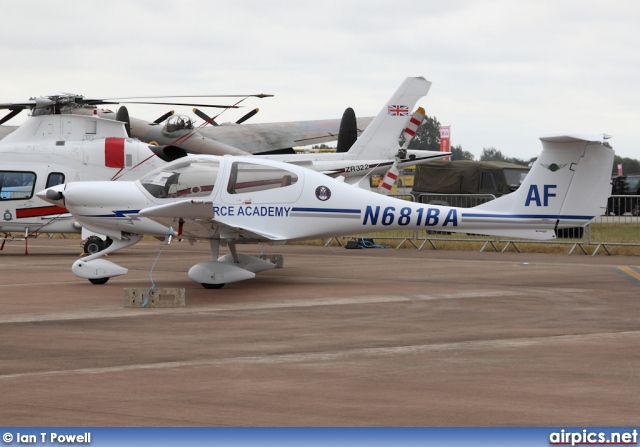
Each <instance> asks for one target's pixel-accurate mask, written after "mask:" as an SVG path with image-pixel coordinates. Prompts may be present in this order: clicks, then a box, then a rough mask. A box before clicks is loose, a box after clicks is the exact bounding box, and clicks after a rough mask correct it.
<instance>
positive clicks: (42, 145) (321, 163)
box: [0, 78, 449, 253]
mask: <svg viewBox="0 0 640 447" xmlns="http://www.w3.org/2000/svg"><path fill="white" fill-rule="evenodd" d="M430 85H431V83H430V82H429V81H426V80H425V79H423V78H407V79H406V80H405V81H404V82H403V83H402V85H401V86H400V87H399V88H398V90H397V91H396V92H395V93H394V95H393V96H392V97H391V98H390V100H389V101H388V102H387V103H386V104H385V105H384V107H383V108H382V110H381V112H380V113H379V114H378V116H377V117H376V119H375V120H374V122H373V123H372V125H370V126H369V127H368V128H367V130H366V131H365V133H363V135H362V136H361V137H360V138H359V139H358V140H357V141H356V143H355V144H353V145H352V147H351V149H350V150H349V151H348V152H344V153H336V154H295V155H291V156H285V155H271V156H264V157H269V158H276V159H281V160H283V161H287V162H290V163H297V164H301V165H304V166H306V167H308V168H311V169H314V170H316V171H320V172H323V173H325V174H328V175H333V176H337V175H341V176H343V177H344V178H346V180H347V181H348V182H351V183H355V182H357V181H360V180H362V179H363V178H366V176H367V175H370V174H378V173H384V172H386V171H388V170H389V169H390V168H391V167H392V166H394V155H398V152H401V153H402V154H403V157H404V158H397V159H396V160H395V166H399V167H402V166H404V165H408V164H420V163H424V162H426V161H428V160H429V159H433V158H439V157H442V156H445V155H449V153H438V152H430V151H411V150H410V151H406V150H400V149H401V148H399V144H398V135H399V134H400V131H401V130H402V127H403V126H405V124H406V123H407V122H408V121H409V124H408V125H407V128H406V129H405V137H406V140H407V142H408V141H409V140H410V139H411V136H412V133H413V132H414V131H415V130H416V128H417V125H419V123H420V122H421V120H422V115H423V113H424V111H423V110H422V109H421V108H420V109H418V111H417V112H416V114H415V115H414V117H409V116H406V115H407V113H404V115H402V114H398V113H389V112H388V110H389V109H390V108H391V107H392V106H391V105H392V104H404V106H403V107H405V109H406V110H407V111H408V110H411V109H412V108H413V107H414V105H415V103H416V102H417V100H418V99H419V98H420V97H422V96H424V95H426V93H427V92H428V90H429V87H430ZM410 118H411V119H410ZM412 126H413V131H412V130H411V127H412ZM407 132H409V133H407ZM406 144H407V143H405V145H406ZM154 154H155V155H157V157H156V156H154ZM176 154H177V155H176ZM184 155H186V154H185V153H184V152H183V151H176V150H175V148H171V147H168V146H159V147H158V146H149V145H147V144H144V143H141V142H139V141H137V140H132V139H130V138H128V137H127V134H126V131H125V129H124V124H123V123H121V122H117V121H113V120H106V119H101V118H99V117H96V116H81V115H73V114H36V115H35V116H32V117H30V118H29V119H28V120H27V121H26V122H25V123H24V124H23V125H22V126H20V127H19V128H18V129H17V130H16V131H14V132H13V133H11V134H9V135H8V136H7V137H6V138H5V139H3V140H2V141H0V161H1V162H2V169H0V205H1V206H2V208H3V209H2V211H3V219H2V220H0V231H2V232H3V233H5V235H8V234H10V233H24V234H25V236H24V237H25V238H26V237H28V236H29V235H34V234H37V233H39V232H47V233H73V232H79V231H81V230H82V233H83V239H88V242H87V243H85V245H84V248H85V252H87V253H93V252H96V251H99V250H101V249H103V248H105V247H106V246H107V245H108V244H109V243H110V239H108V238H107V237H105V235H102V234H100V235H96V234H93V233H92V232H90V231H88V230H86V229H84V228H82V227H81V225H80V224H79V223H78V222H77V221H76V220H75V219H73V218H72V217H71V215H70V214H69V213H67V211H66V209H64V208H63V207H58V206H50V205H48V204H46V203H45V202H43V201H42V200H41V199H40V198H38V197H37V196H35V195H34V192H35V191H39V190H41V189H44V188H46V187H50V186H53V185H55V184H61V183H65V182H71V181H73V182H75V181H86V180H115V179H118V180H133V179H137V178H139V177H140V176H142V175H143V174H146V173H148V172H149V171H151V170H153V169H154V168H156V167H158V166H160V165H162V164H164V162H163V160H164V161H170V160H172V159H173V158H175V157H177V156H184ZM161 159H162V160H161ZM365 183H366V184H367V186H368V182H365ZM1 239H3V240H4V239H9V240H11V239H14V237H12V236H6V237H5V238H1ZM21 239H22V238H21Z"/></svg>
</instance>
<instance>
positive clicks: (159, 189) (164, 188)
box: [140, 159, 220, 199]
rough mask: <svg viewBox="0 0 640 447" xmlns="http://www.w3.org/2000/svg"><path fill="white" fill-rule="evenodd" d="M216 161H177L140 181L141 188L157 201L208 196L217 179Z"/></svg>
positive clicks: (218, 167)
mask: <svg viewBox="0 0 640 447" xmlns="http://www.w3.org/2000/svg"><path fill="white" fill-rule="evenodd" d="M219 170H220V163H219V162H218V161H217V160H204V159H194V160H185V161H177V162H175V163H173V164H171V165H168V166H164V167H163V168H162V169H161V170H157V171H154V172H152V173H150V174H149V175H147V176H145V177H143V178H142V179H140V183H141V184H142V186H143V187H144V188H145V189H146V190H147V191H148V192H149V194H151V195H152V196H153V197H155V198H157V199H164V198H176V197H189V198H191V197H207V196H210V195H211V193H212V191H213V187H214V185H215V183H216V179H217V178H218V171H219Z"/></svg>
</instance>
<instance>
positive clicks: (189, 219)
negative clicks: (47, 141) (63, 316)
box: [38, 134, 614, 288]
mask: <svg viewBox="0 0 640 447" xmlns="http://www.w3.org/2000/svg"><path fill="white" fill-rule="evenodd" d="M607 137H608V136H606V135H604V134H600V135H583V134H568V135H555V136H549V137H542V138H541V141H542V146H543V150H542V153H541V154H540V156H539V157H538V159H537V160H536V162H535V163H534V165H533V167H532V168H531V170H530V172H529V174H528V175H527V176H526V178H525V179H524V181H523V183H522V185H521V186H520V188H519V189H518V190H516V191H515V192H513V193H511V194H508V195H505V196H502V197H500V198H498V199H495V200H493V201H490V202H487V203H484V204H481V205H479V206H476V207H474V208H456V207H447V206H437V205H426V204H419V203H413V202H407V201H403V200H399V199H397V198H393V197H389V196H385V195H381V194H376V193H374V192H371V191H367V190H365V189H362V188H357V187H354V186H353V185H349V184H346V183H344V182H341V181H339V180H336V179H332V178H330V177H327V176H325V175H322V174H320V173H318V172H315V171H312V170H309V169H306V168H304V167H301V166H297V165H293V164H286V163H280V162H277V161H272V160H265V159H259V158H257V157H231V156H226V157H216V156H189V157H185V158H183V159H180V160H176V161H175V162H173V163H170V164H168V165H166V166H163V167H162V168H160V169H158V170H156V171H154V172H152V173H150V174H149V175H147V176H145V177H143V178H142V179H140V180H138V181H135V182H84V183H68V184H66V185H58V186H54V187H52V188H49V189H47V190H45V191H41V192H39V193H38V196H40V197H42V198H44V199H46V200H48V201H49V202H51V203H53V204H56V205H57V206H64V207H66V208H67V209H68V210H69V211H70V212H71V213H73V215H74V216H75V218H76V220H77V221H78V222H79V223H80V224H81V225H83V226H84V227H86V228H89V229H91V230H92V231H95V232H98V233H103V234H108V235H109V236H110V237H111V238H113V240H114V242H113V244H112V245H111V246H110V247H108V248H106V249H105V250H104V251H102V252H99V253H96V254H93V255H91V256H88V257H85V258H82V259H79V260H77V261H76V262H75V263H74V264H73V266H72V271H73V273H75V274H76V275H77V276H79V277H82V278H87V279H89V281H91V282H92V283H97V284H102V283H105V282H107V281H108V279H109V278H111V277H114V276H118V275H123V274H126V273H127V269H126V268H124V267H122V266H119V265H117V264H115V263H113V262H110V261H107V260H106V259H103V258H101V256H102V255H104V254H106V253H111V252H113V251H116V250H119V249H121V248H124V247H127V246H130V245H132V244H134V243H136V242H137V241H139V240H140V239H141V238H142V235H144V234H148V235H154V236H158V237H163V236H167V235H171V236H174V237H181V238H185V239H189V240H194V239H208V240H209V241H210V246H211V259H210V260H207V261H203V262H199V263H197V264H195V265H194V266H193V267H191V268H190V270H189V272H188V275H189V278H191V279H192V280H193V281H196V282H198V283H201V284H202V285H203V286H204V287H206V288H220V287H222V286H223V285H224V284H226V283H233V282H236V281H242V280H246V279H250V278H253V277H255V274H256V273H258V272H260V271H263V270H267V269H270V268H273V267H274V265H273V264H271V263H269V262H266V261H264V260H261V259H258V258H256V257H252V256H249V255H246V254H241V253H238V252H237V250H236V246H237V244H242V243H284V242H286V241H298V240H307V239H318V238H324V237H332V236H341V235H350V234H362V233H366V232H371V231H383V230H394V229H418V230H426V229H432V230H434V229H435V230H444V231H451V232H469V233H477V234H487V235H498V236H506V237H515V238H527V239H536V240H546V239H553V238H555V237H556V232H557V231H558V230H559V229H562V228H566V227H576V226H584V225H586V224H587V223H589V222H590V221H591V220H592V219H594V218H595V217H596V216H599V215H601V214H602V213H603V212H604V211H605V207H606V203H607V197H608V195H609V192H610V183H609V182H610V178H609V177H610V170H611V165H612V163H613V156H614V154H613V150H612V149H611V148H610V147H608V146H607V145H605V144H603V140H604V139H605V138H607ZM224 245H226V246H228V247H229V251H230V253H229V254H226V255H224V256H220V246H224Z"/></svg>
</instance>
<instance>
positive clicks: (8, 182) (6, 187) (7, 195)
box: [0, 171, 36, 200]
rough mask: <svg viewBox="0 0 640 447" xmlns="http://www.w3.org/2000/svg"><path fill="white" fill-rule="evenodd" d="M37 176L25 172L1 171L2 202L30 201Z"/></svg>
mask: <svg viewBox="0 0 640 447" xmlns="http://www.w3.org/2000/svg"><path fill="white" fill-rule="evenodd" d="M35 184H36V174H35V173H34V172H24V171H0V200H19V199H30V198H31V197H33V188H34V185H35Z"/></svg>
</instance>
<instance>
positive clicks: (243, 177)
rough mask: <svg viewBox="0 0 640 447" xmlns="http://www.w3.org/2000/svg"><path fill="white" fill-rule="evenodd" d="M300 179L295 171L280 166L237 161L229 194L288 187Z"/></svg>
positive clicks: (233, 166)
mask: <svg viewBox="0 0 640 447" xmlns="http://www.w3.org/2000/svg"><path fill="white" fill-rule="evenodd" d="M297 181H298V176H297V175H295V174H294V173H293V172H290V171H286V170H284V169H280V168H274V167H271V166H264V165H258V164H252V163H241V162H236V163H234V164H233V165H232V167H231V176H230V177H229V184H228V185H227V192H228V193H229V194H242V193H247V192H256V191H266V190H269V189H276V188H286V187H287V186H291V185H293V184H295V183H296V182H297Z"/></svg>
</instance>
